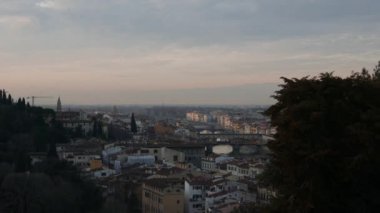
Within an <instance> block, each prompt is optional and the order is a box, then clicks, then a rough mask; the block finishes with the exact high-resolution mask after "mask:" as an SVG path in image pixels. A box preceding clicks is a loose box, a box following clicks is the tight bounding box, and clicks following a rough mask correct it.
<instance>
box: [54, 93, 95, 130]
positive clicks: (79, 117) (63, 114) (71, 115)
mask: <svg viewBox="0 0 380 213" xmlns="http://www.w3.org/2000/svg"><path fill="white" fill-rule="evenodd" d="M56 120H57V121H59V122H61V123H62V125H63V127H64V128H65V129H69V130H71V131H73V132H76V133H80V134H81V135H83V136H86V135H89V134H90V133H91V132H93V130H94V123H93V122H92V121H91V120H89V119H88V118H87V115H86V113H84V112H83V111H62V103H61V98H58V101H57V112H56Z"/></svg>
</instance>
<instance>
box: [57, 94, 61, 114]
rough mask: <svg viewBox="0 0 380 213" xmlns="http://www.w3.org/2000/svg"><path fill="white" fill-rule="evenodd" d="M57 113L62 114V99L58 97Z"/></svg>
mask: <svg viewBox="0 0 380 213" xmlns="http://www.w3.org/2000/svg"><path fill="white" fill-rule="evenodd" d="M57 112H62V103H61V97H58V101H57Z"/></svg>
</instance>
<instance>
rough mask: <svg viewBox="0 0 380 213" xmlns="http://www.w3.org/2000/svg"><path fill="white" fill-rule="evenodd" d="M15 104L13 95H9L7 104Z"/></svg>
mask: <svg viewBox="0 0 380 213" xmlns="http://www.w3.org/2000/svg"><path fill="white" fill-rule="evenodd" d="M12 103H13V99H12V96H11V94H8V99H7V104H9V105H11V104H12Z"/></svg>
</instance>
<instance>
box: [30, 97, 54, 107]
mask: <svg viewBox="0 0 380 213" xmlns="http://www.w3.org/2000/svg"><path fill="white" fill-rule="evenodd" d="M38 98H53V97H51V96H29V97H26V99H32V106H34V100H35V99H38Z"/></svg>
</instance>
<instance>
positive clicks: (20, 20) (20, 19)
mask: <svg viewBox="0 0 380 213" xmlns="http://www.w3.org/2000/svg"><path fill="white" fill-rule="evenodd" d="M32 24H33V18H31V17H28V16H17V15H8V16H0V26H3V27H6V28H10V29H22V28H25V27H28V26H31V25H32Z"/></svg>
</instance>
